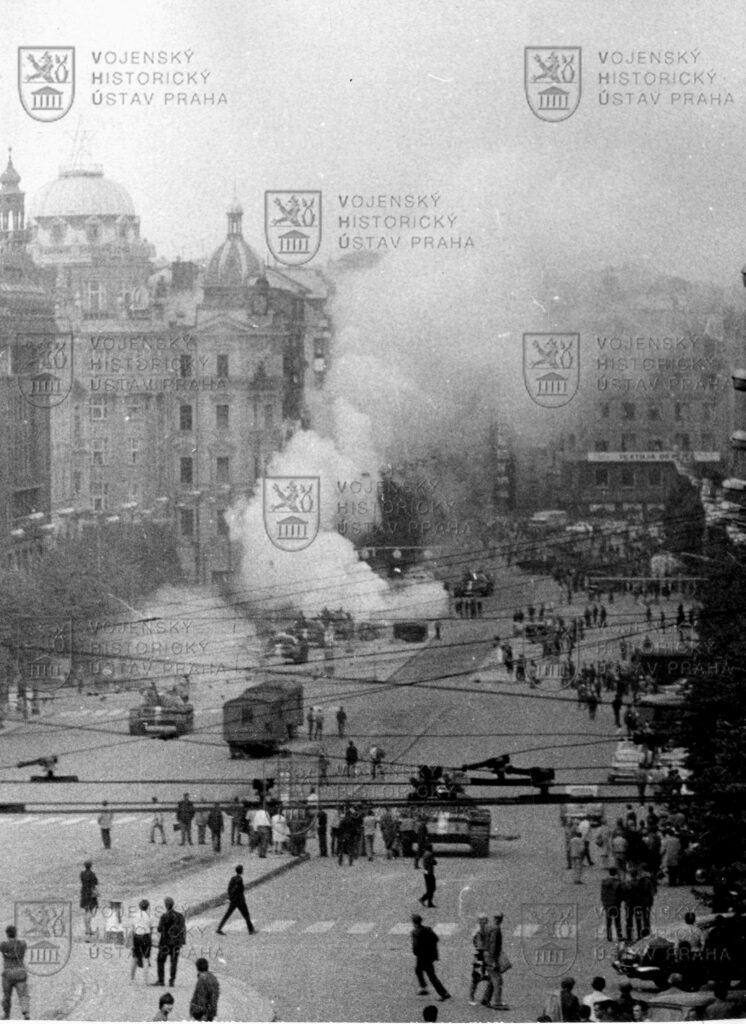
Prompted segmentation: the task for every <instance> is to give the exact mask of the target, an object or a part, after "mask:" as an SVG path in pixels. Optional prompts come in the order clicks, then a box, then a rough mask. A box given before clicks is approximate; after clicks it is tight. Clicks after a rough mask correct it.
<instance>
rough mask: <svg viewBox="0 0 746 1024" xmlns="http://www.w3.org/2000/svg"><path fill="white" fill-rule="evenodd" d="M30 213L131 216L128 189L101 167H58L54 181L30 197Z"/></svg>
mask: <svg viewBox="0 0 746 1024" xmlns="http://www.w3.org/2000/svg"><path fill="white" fill-rule="evenodd" d="M30 215H31V217H34V218H38V217H121V216H124V217H134V216H135V207H134V206H133V204H132V199H131V198H130V194H129V192H128V191H127V190H126V189H125V188H123V187H122V186H121V185H119V184H117V182H116V181H112V180H111V179H110V178H105V177H104V171H103V168H102V167H97V166H93V167H61V168H60V176H59V178H57V179H56V181H52V182H50V183H49V184H48V185H45V186H44V188H42V189H41V190H40V191H39V192H38V193H37V194H36V195H35V196H34V198H33V200H32V203H31V212H30Z"/></svg>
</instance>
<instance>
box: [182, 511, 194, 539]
mask: <svg viewBox="0 0 746 1024" xmlns="http://www.w3.org/2000/svg"><path fill="white" fill-rule="evenodd" d="M179 529H180V532H181V536H182V537H193V536H194V509H192V508H182V509H180V510H179Z"/></svg>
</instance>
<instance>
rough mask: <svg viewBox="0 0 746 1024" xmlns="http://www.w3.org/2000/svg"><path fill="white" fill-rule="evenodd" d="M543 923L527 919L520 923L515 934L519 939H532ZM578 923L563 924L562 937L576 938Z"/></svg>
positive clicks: (514, 931)
mask: <svg viewBox="0 0 746 1024" xmlns="http://www.w3.org/2000/svg"><path fill="white" fill-rule="evenodd" d="M542 927H543V925H541V924H538V923H536V922H534V921H526V922H524V923H522V924H519V925H518V926H517V927H516V928H515V929H514V930H513V935H514V936H515V937H516V938H517V939H530V938H533V936H534V935H536V933H537V932H538V931H539V929H540V928H542ZM577 930H578V929H577V925H574V924H563V925H562V938H563V939H574V938H575V937H576V935H577Z"/></svg>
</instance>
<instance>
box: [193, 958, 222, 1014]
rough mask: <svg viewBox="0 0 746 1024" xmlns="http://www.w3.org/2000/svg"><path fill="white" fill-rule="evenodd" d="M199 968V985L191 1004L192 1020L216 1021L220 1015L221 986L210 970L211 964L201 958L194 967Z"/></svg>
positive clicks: (196, 987) (195, 989) (195, 988)
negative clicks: (218, 1014)
mask: <svg viewBox="0 0 746 1024" xmlns="http://www.w3.org/2000/svg"><path fill="white" fill-rule="evenodd" d="M194 966H195V967H196V968H197V984H196V985H195V986H194V992H193V993H192V999H191V1002H190V1003H189V1015H190V1017H191V1018H192V1020H215V1017H216V1016H217V1013H218V999H219V998H220V985H219V983H218V979H217V978H216V977H215V975H214V974H213V973H212V971H211V970H210V964H209V962H208V961H207V960H206V959H205V958H204V957H203V956H201V957H200V958H199V959H198V960H197V961H196V963H195V965H194Z"/></svg>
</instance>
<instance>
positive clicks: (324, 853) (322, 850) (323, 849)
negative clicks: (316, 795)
mask: <svg viewBox="0 0 746 1024" xmlns="http://www.w3.org/2000/svg"><path fill="white" fill-rule="evenodd" d="M326 829H327V814H326V811H325V810H324V808H323V807H319V809H318V812H317V814H316V835H317V836H318V838H319V857H328V856H329V850H328V846H327V832H326Z"/></svg>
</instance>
